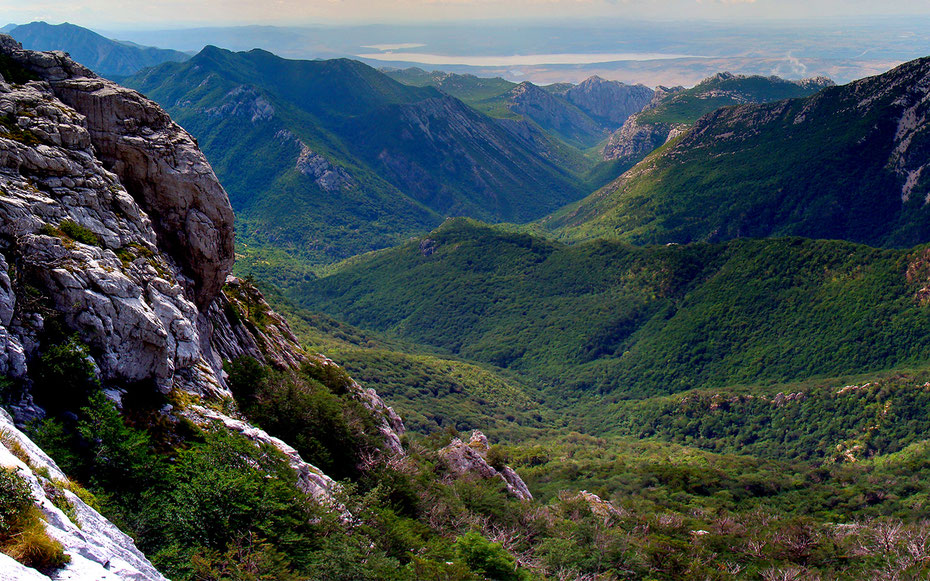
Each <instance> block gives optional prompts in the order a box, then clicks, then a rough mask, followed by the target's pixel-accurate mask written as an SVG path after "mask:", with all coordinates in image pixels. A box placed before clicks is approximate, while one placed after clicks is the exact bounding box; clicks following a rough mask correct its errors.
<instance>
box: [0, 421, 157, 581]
mask: <svg viewBox="0 0 930 581" xmlns="http://www.w3.org/2000/svg"><path fill="white" fill-rule="evenodd" d="M0 431H2V432H3V434H4V442H3V443H0V466H4V467H7V468H12V469H14V470H17V471H18V473H19V476H20V477H22V478H24V479H25V480H26V482H27V483H29V486H30V488H31V489H32V496H33V500H34V501H35V504H36V505H37V506H38V507H39V509H40V510H41V511H42V513H43V515H44V516H45V519H46V532H47V533H48V535H49V536H50V537H52V538H54V539H55V540H57V541H58V542H60V543H61V544H62V545H63V547H64V549H65V553H67V554H68V555H69V556H70V557H71V562H70V563H68V565H67V566H66V567H65V568H64V569H62V570H61V571H58V572H57V573H56V574H55V578H56V579H99V580H102V581H117V580H120V579H128V580H133V581H165V578H164V577H163V576H162V575H161V573H159V572H158V571H157V570H156V569H155V567H154V566H152V564H151V563H150V562H149V560H148V559H146V558H145V555H143V554H142V553H141V552H140V551H139V550H138V549H137V548H136V546H135V543H134V542H133V540H132V539H131V538H129V537H128V536H127V535H125V534H124V533H123V532H122V531H120V530H119V529H118V528H117V527H116V525H114V524H113V523H111V522H110V521H108V520H107V519H106V518H104V517H103V516H101V515H100V513H98V512H97V511H96V510H94V509H93V508H91V507H90V506H88V505H87V504H85V503H84V501H82V500H81V499H80V498H79V497H78V496H77V495H76V494H74V493H73V492H71V491H69V490H62V491H61V494H63V495H64V496H65V498H66V499H67V500H68V502H70V503H71V504H72V505H73V506H74V508H75V513H76V515H77V520H78V522H73V521H72V520H71V519H70V518H69V517H68V516H66V515H65V514H64V513H63V512H62V511H61V510H60V509H59V508H57V507H56V506H55V505H54V504H53V503H52V501H51V499H50V498H49V496H48V492H47V489H48V488H49V487H51V486H53V483H62V482H65V481H66V480H67V477H66V476H65V475H64V473H63V472H62V471H61V470H60V469H59V468H58V466H57V465H56V464H55V462H54V461H53V460H52V459H51V458H49V457H48V456H47V455H45V453H44V452H42V450H41V449H39V447H38V446H36V445H35V444H34V443H33V442H32V441H31V440H30V439H29V438H28V437H26V435H25V434H23V433H22V432H20V431H19V430H18V429H17V428H16V426H15V425H13V421H12V418H10V416H9V414H7V413H6V412H5V411H3V410H2V409H0ZM11 445H15V446H16V447H17V448H18V449H17V454H19V455H20V456H22V455H25V457H26V459H28V464H27V463H26V462H24V460H23V459H22V458H19V457H17V456H16V455H14V454H13V453H12V451H11V449H10V447H11ZM40 470H41V471H43V474H47V475H48V476H47V477H46V476H43V475H39V474H38V472H39V471H40ZM46 470H47V472H45V471H46ZM3 557H6V556H5V555H3ZM0 579H36V580H41V579H46V580H47V579H49V577H47V576H45V575H43V574H41V573H39V572H38V571H36V570H35V569H30V568H28V567H24V566H23V565H20V564H19V563H18V562H16V561H14V560H13V559H10V558H8V557H7V558H5V559H0Z"/></svg>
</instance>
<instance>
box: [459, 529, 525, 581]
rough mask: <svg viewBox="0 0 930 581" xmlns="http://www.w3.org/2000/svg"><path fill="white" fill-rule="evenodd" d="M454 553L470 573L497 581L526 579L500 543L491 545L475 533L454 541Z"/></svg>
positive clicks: (511, 556)
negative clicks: (468, 568) (469, 569)
mask: <svg viewBox="0 0 930 581" xmlns="http://www.w3.org/2000/svg"><path fill="white" fill-rule="evenodd" d="M455 553H456V555H457V556H458V557H459V558H460V559H461V560H462V561H464V562H465V563H466V564H467V565H468V566H469V567H470V568H471V570H472V571H474V572H475V573H478V574H479V575H484V576H485V577H488V578H491V579H495V580H497V581H511V580H513V581H520V580H521V579H526V576H525V575H524V574H522V572H521V571H518V570H517V565H516V560H515V559H514V558H513V555H511V554H510V553H508V552H507V550H506V549H504V547H503V546H501V544H500V543H492V542H491V541H489V540H487V539H486V538H484V537H482V536H481V535H479V534H478V533H476V532H469V533H466V534H464V535H463V536H461V537H458V538H457V539H455Z"/></svg>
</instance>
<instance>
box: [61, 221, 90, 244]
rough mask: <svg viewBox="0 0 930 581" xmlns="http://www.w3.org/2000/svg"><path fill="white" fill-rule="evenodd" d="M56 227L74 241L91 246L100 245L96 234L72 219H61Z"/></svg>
mask: <svg viewBox="0 0 930 581" xmlns="http://www.w3.org/2000/svg"><path fill="white" fill-rule="evenodd" d="M58 228H59V229H60V230H61V231H62V232H64V233H65V235H66V236H67V237H68V238H71V239H72V240H74V241H75V242H81V243H83V244H89V245H91V246H100V239H99V238H97V235H96V234H94V233H93V232H91V231H90V230H89V229H87V228H85V227H84V226H81V225H80V224H78V223H77V222H75V221H74V220H62V221H61V224H59V225H58Z"/></svg>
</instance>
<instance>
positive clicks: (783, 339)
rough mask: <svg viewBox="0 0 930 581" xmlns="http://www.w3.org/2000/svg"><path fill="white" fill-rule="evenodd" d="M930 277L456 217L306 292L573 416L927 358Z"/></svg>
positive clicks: (841, 247)
mask: <svg viewBox="0 0 930 581" xmlns="http://www.w3.org/2000/svg"><path fill="white" fill-rule="evenodd" d="M925 270H926V264H925V250H924V249H922V248H918V249H915V250H911V251H898V250H881V249H874V248H869V247H866V246H861V245H856V244H852V243H847V242H839V241H816V240H807V239H801V238H785V239H773V240H737V241H733V242H730V243H726V244H694V245H683V246H676V245H672V246H653V247H633V246H629V245H626V244H623V243H618V242H612V241H604V240H599V241H593V242H589V243H585V244H578V245H573V246H565V245H562V244H559V243H554V242H550V241H547V240H544V239H540V238H534V237H532V236H529V235H526V234H519V233H509V232H505V231H502V230H498V229H492V228H488V227H486V226H482V225H478V224H475V223H471V222H467V221H450V222H447V223H446V224H445V225H444V226H443V227H442V228H440V229H438V230H436V231H434V232H433V233H431V234H429V235H428V236H425V237H422V238H420V239H418V240H416V241H413V242H411V243H409V244H407V245H404V246H402V247H399V248H397V249H393V250H388V251H383V252H380V253H375V254H372V255H368V256H364V257H359V258H356V259H353V260H351V261H348V262H346V263H344V264H343V265H340V266H339V267H338V268H336V269H335V270H334V271H333V272H332V273H331V274H329V275H327V276H325V277H322V278H318V279H314V280H312V281H310V282H307V283H305V284H304V285H302V286H301V287H300V288H299V290H298V291H296V292H295V293H294V294H293V296H294V298H295V299H296V300H297V301H299V302H300V303H301V304H302V305H303V306H304V307H307V308H310V309H313V310H319V311H323V312H326V313H328V314H329V315H332V316H334V317H336V318H339V319H342V320H345V321H347V322H349V323H351V324H353V325H357V326H360V327H363V328H370V329H373V330H377V331H380V332H382V333H385V334H387V335H388V336H392V337H397V338H399V339H405V340H407V341H412V342H415V343H421V344H424V345H428V346H431V347H432V348H433V349H438V350H439V352H440V353H447V354H449V355H453V356H456V357H462V358H465V359H467V360H474V361H479V362H484V363H487V364H491V365H494V366H497V367H501V368H506V369H510V370H513V371H515V372H519V373H522V374H525V376H526V377H528V378H530V380H531V381H533V382H535V383H537V384H539V385H543V386H545V387H544V390H543V391H544V393H545V394H546V396H547V397H550V398H556V400H557V401H558V402H560V404H559V405H564V406H569V405H571V402H573V401H575V400H577V399H578V398H580V397H587V396H590V395H592V394H604V395H608V396H611V397H623V398H642V397H645V396H650V395H659V394H668V393H675V392H679V391H683V390H688V389H694V388H706V387H723V386H729V385H734V384H767V383H768V384H772V383H777V382H786V381H796V380H801V379H806V378H809V377H812V376H817V375H821V376H836V375H841V374H852V373H861V372H865V371H874V370H880V369H890V368H894V367H898V366H902V365H917V364H920V363H922V362H923V361H925V360H926V358H927V356H928V351H927V350H928V346H927V344H926V342H924V341H922V340H921V337H925V336H927V332H928V330H930V329H928V325H930V321H928V319H927V316H926V311H925V308H926V307H925V303H924V302H923V301H922V300H921V299H920V298H919V293H920V292H921V289H922V288H923V286H924V284H925V280H926V276H925V274H924V271H925ZM553 401H555V400H553Z"/></svg>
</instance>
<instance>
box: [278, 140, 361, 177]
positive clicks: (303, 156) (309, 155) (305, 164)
mask: <svg viewBox="0 0 930 581" xmlns="http://www.w3.org/2000/svg"><path fill="white" fill-rule="evenodd" d="M275 137H276V138H277V139H280V140H281V141H284V142H286V143H287V142H289V143H293V144H294V145H296V146H297V148H298V153H297V162H296V164H295V167H296V168H297V171H299V172H300V173H302V174H303V175H305V176H308V177H309V178H310V179H312V180H313V181H314V182H315V183H316V185H318V186H319V187H320V188H321V189H322V190H324V191H327V192H338V191H340V190H343V189H346V188H353V187H355V180H353V179H352V176H351V175H349V172H347V171H346V170H344V169H343V168H341V167H339V166H338V165H336V164H334V163H332V162H331V161H329V160H328V159H326V158H325V157H323V156H322V155H320V154H319V153H317V152H315V151H313V150H312V149H310V147H308V146H307V144H306V143H304V142H303V141H301V140H300V139H299V138H298V137H297V136H296V135H294V134H293V133H291V132H290V131H288V130H287V129H282V130H280V131H278V132H277V133H275Z"/></svg>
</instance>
